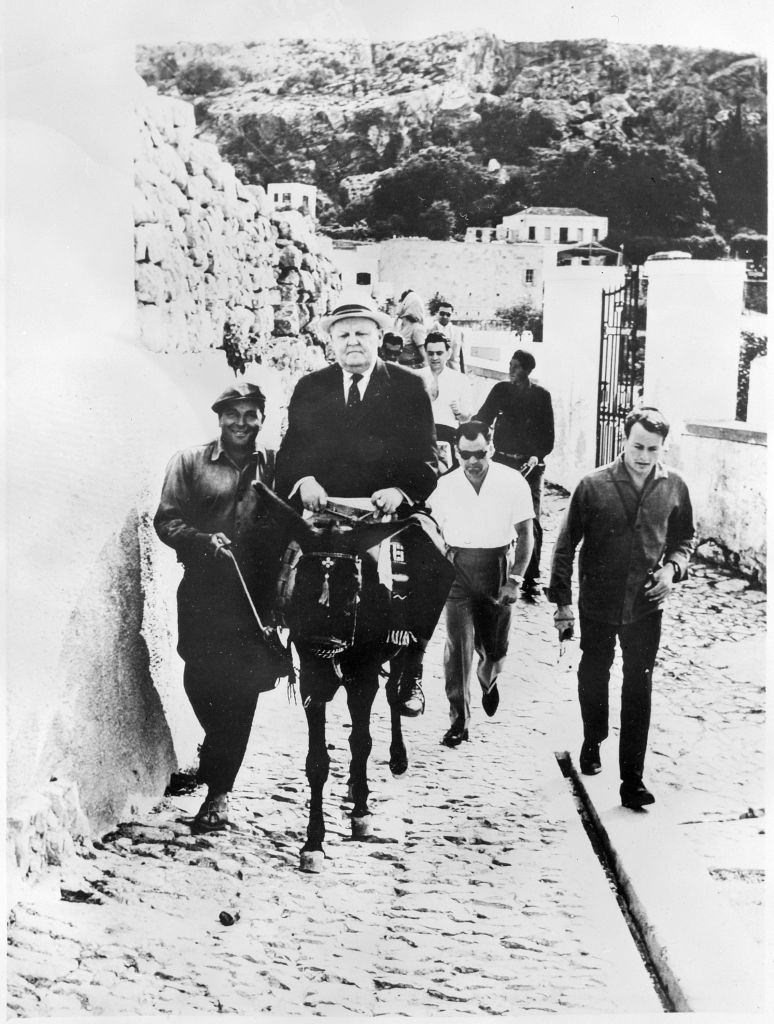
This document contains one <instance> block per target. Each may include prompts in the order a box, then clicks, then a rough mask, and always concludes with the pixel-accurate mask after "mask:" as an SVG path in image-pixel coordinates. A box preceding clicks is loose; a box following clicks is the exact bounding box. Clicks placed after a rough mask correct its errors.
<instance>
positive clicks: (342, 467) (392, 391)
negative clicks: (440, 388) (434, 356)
mask: <svg viewBox="0 0 774 1024" xmlns="http://www.w3.org/2000/svg"><path fill="white" fill-rule="evenodd" d="M437 475H438V460H437V454H436V449H435V426H434V424H433V414H432V409H431V406H430V397H429V395H428V394H427V390H426V389H425V385H424V382H423V380H422V378H421V377H419V376H418V375H417V374H415V373H412V372H411V371H410V370H407V369H405V367H402V366H398V365H396V364H395V363H384V362H382V360H381V359H377V360H376V363H375V365H374V369H373V373H372V374H371V379H370V380H369V382H368V387H367V388H366V391H365V395H364V396H363V400H362V402H361V404H360V406H359V408H358V409H357V410H356V411H355V412H354V413H348V412H347V409H346V403H345V400H344V383H343V376H342V370H341V367H340V366H339V365H338V364H334V365H332V366H326V367H325V368H324V369H323V370H317V371H316V372H315V373H310V374H308V375H307V376H306V377H302V378H301V380H300V381H299V382H298V384H296V388H295V391H294V392H293V396H292V398H291V399H290V405H289V407H288V430H287V433H286V435H285V438H284V440H283V442H282V445H281V446H280V450H279V452H278V454H277V468H276V490H277V493H278V494H279V495H280V496H281V497H287V496H288V494H289V493H290V491H291V490H292V489H293V487H294V486H295V484H296V483H297V481H298V480H300V479H301V478H302V477H305V476H313V477H314V478H315V479H316V480H317V481H318V483H320V484H321V485H322V486H323V487H324V488H325V490H326V491H327V492H328V494H329V495H330V496H332V497H351V498H354V497H370V496H371V495H372V494H373V493H374V491H377V490H379V489H380V488H382V487H399V488H400V489H401V490H402V491H404V492H405V493H406V495H407V496H408V497H409V498H411V500H412V501H414V502H420V503H421V502H424V500H425V499H426V498H427V496H428V495H429V494H430V492H431V491H432V490H433V489H434V487H435V484H436V479H437Z"/></svg>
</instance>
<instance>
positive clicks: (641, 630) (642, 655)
mask: <svg viewBox="0 0 774 1024" xmlns="http://www.w3.org/2000/svg"><path fill="white" fill-rule="evenodd" d="M661 614H662V613H661V612H654V613H653V614H652V615H646V616H645V618H643V619H638V620H637V621H636V622H632V623H630V624H629V625H626V626H614V625H611V624H610V623H607V622H596V621H595V620H594V619H589V618H587V617H586V616H584V615H581V617H580V637H581V639H580V647H581V651H582V652H583V653H582V655H581V660H580V664H579V665H578V697H579V699H580V707H581V716H582V718H583V737H584V739H585V740H589V741H590V742H592V743H601V742H602V740H604V739H606V738H607V731H608V684H609V681H610V668H611V666H612V664H613V659H614V658H615V641H616V637H617V638H618V640H619V642H620V644H621V655H622V659H623V687H622V689H621V734H620V742H619V746H618V761H619V767H620V770H621V778H622V779H623V780H624V781H627V782H628V781H636V780H638V779H641V778H642V772H643V768H644V765H645V750H646V748H647V745H648V729H649V727H650V697H651V688H652V681H653V666H654V664H655V662H656V655H657V654H658V645H659V642H660V640H661Z"/></svg>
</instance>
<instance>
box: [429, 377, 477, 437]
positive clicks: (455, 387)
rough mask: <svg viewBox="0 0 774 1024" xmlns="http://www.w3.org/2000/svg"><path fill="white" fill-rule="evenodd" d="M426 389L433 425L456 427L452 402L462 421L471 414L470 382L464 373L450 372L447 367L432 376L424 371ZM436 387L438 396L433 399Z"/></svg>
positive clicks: (456, 420)
mask: <svg viewBox="0 0 774 1024" xmlns="http://www.w3.org/2000/svg"><path fill="white" fill-rule="evenodd" d="M426 379H427V387H428V390H429V392H430V401H431V404H432V406H433V423H443V424H444V425H445V426H447V427H456V426H457V423H458V422H459V420H458V419H457V417H456V416H455V415H454V413H453V411H452V407H451V403H452V402H457V407H458V408H459V410H460V413H461V414H462V416H463V418H464V419H467V418H468V416H470V414H471V412H472V404H473V403H472V402H471V392H470V382H469V381H468V379H467V377H466V376H465V374H464V373H460V372H459V370H452V369H450V368H449V367H448V366H446V367H444V369H443V370H441V372H440V373H439V374H438V376H437V377H435V376H433V373H432V371H431V370H428V371H426ZM436 386H437V387H438V395H437V396H436V397H435V398H433V391H434V390H435V387H436Z"/></svg>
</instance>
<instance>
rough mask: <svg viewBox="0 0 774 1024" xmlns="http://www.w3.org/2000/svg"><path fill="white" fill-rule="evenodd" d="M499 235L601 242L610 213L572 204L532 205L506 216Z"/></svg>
mask: <svg viewBox="0 0 774 1024" xmlns="http://www.w3.org/2000/svg"><path fill="white" fill-rule="evenodd" d="M497 237H498V238H499V239H501V240H502V241H505V242H534V243H536V244H538V245H550V246H560V245H564V246H566V245H572V244H577V243H579V242H581V243H582V242H601V241H602V240H603V239H604V238H606V237H607V217H597V216H596V215H595V214H593V213H587V212H586V211H585V210H579V209H578V208H577V207H572V206H570V207H565V206H529V207H527V209H526V210H521V211H520V212H519V213H512V214H510V216H508V217H503V219H502V222H501V223H500V224H499V225H498V226H497Z"/></svg>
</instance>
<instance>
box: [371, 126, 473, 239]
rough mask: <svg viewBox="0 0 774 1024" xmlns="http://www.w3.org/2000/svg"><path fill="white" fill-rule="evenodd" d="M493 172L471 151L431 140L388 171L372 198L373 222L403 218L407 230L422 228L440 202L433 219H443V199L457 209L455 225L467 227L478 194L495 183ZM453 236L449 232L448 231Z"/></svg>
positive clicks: (410, 232)
mask: <svg viewBox="0 0 774 1024" xmlns="http://www.w3.org/2000/svg"><path fill="white" fill-rule="evenodd" d="M492 184H493V181H492V176H491V175H490V174H488V173H487V172H486V171H484V170H483V169H482V168H481V167H477V166H476V165H475V164H474V163H472V162H471V159H470V156H469V155H468V154H465V153H460V152H458V151H457V150H454V149H449V148H446V147H443V146H428V147H427V148H426V149H423V150H421V151H420V152H419V153H416V154H415V155H414V156H411V157H409V158H408V160H406V161H405V162H404V163H402V164H401V165H400V166H399V167H396V168H394V169H393V170H391V171H388V172H387V173H386V174H383V175H382V176H381V177H380V178H379V180H378V182H377V183H376V186H375V187H374V191H373V195H372V197H371V203H370V207H371V209H370V216H369V220H370V222H371V223H374V224H375V223H376V222H378V221H387V220H390V221H392V219H393V218H396V219H399V220H400V222H401V225H402V229H401V233H402V234H404V235H413V234H421V233H422V232H423V218H425V217H426V216H427V215H428V214H429V212H430V210H431V208H433V207H434V205H435V206H436V210H435V213H434V214H433V218H432V219H431V222H432V223H433V225H435V226H437V225H439V224H440V213H439V209H440V208H439V207H438V206H437V204H439V203H441V204H442V203H446V204H447V206H448V209H449V211H450V212H451V213H452V214H453V215H454V221H455V223H454V225H453V229H454V230H457V231H461V230H464V229H465V227H467V224H468V223H469V217H470V210H471V207H472V205H473V204H474V203H475V201H476V200H478V199H480V198H481V196H483V195H484V194H485V193H486V192H487V191H489V190H491V188H492ZM447 237H448V236H447Z"/></svg>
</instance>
